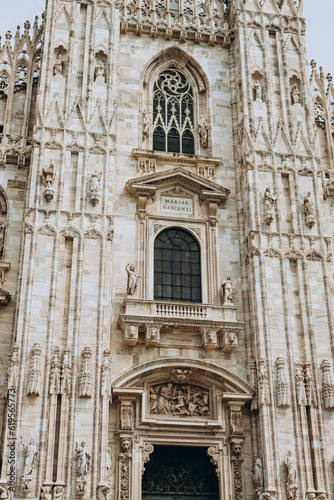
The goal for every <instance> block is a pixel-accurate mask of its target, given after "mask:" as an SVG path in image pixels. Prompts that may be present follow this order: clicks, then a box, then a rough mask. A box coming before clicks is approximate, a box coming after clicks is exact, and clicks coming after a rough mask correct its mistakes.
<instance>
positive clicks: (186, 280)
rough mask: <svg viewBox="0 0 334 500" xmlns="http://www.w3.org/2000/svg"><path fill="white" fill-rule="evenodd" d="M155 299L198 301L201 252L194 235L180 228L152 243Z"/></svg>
mask: <svg viewBox="0 0 334 500" xmlns="http://www.w3.org/2000/svg"><path fill="white" fill-rule="evenodd" d="M154 299H155V300H172V301H178V302H197V303H199V302H201V301H202V293H201V253H200V247H199V244H198V243H197V241H196V239H195V238H194V236H192V235H191V234H190V233H189V232H188V231H184V230H183V229H179V228H170V229H166V230H164V231H162V232H161V233H159V234H158V236H157V237H156V239H155V242H154Z"/></svg>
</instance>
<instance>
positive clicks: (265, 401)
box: [257, 358, 270, 406]
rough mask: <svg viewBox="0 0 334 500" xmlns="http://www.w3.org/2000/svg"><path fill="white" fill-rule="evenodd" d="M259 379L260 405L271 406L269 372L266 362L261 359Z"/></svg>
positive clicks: (258, 370)
mask: <svg viewBox="0 0 334 500" xmlns="http://www.w3.org/2000/svg"><path fill="white" fill-rule="evenodd" d="M257 378H258V398H259V405H260V406H265V405H269V404H270V391H269V380H268V372H267V367H266V362H265V360H264V359H263V358H260V359H259V363H258V369H257Z"/></svg>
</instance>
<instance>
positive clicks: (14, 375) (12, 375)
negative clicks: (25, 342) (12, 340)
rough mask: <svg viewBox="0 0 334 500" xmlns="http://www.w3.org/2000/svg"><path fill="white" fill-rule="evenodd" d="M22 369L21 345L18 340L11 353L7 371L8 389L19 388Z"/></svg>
mask: <svg viewBox="0 0 334 500" xmlns="http://www.w3.org/2000/svg"><path fill="white" fill-rule="evenodd" d="M19 369H20V346H19V344H18V343H17V342H16V344H14V345H13V347H12V350H11V352H10V354H9V365H8V371H7V380H8V389H15V390H16V389H17V383H18V378H19Z"/></svg>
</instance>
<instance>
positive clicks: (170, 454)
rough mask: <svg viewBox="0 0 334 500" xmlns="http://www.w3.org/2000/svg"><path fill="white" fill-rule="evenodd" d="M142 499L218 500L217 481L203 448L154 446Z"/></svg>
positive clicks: (147, 467) (143, 484)
mask: <svg viewBox="0 0 334 500" xmlns="http://www.w3.org/2000/svg"><path fill="white" fill-rule="evenodd" d="M145 467H146V470H145V472H144V475H143V482H142V500H219V484H218V479H217V477H216V474H215V469H214V466H213V465H212V464H211V463H210V459H209V457H208V456H207V455H206V449H205V448H200V447H198V448H197V447H196V448H195V447H185V446H155V447H154V452H153V453H152V455H151V457H150V462H149V463H148V464H146V466H145Z"/></svg>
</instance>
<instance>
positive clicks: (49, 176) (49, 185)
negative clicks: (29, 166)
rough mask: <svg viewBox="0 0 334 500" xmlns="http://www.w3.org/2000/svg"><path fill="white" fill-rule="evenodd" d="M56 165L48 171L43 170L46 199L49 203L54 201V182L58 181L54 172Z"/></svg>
mask: <svg viewBox="0 0 334 500" xmlns="http://www.w3.org/2000/svg"><path fill="white" fill-rule="evenodd" d="M54 168H55V167H54V165H52V164H51V165H50V166H49V168H48V169H47V170H44V168H43V170H42V180H43V183H44V185H45V191H44V198H45V200H46V201H47V203H49V202H50V201H51V200H52V199H53V195H54V189H53V185H54V181H55V179H56V173H55V171H54Z"/></svg>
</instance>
